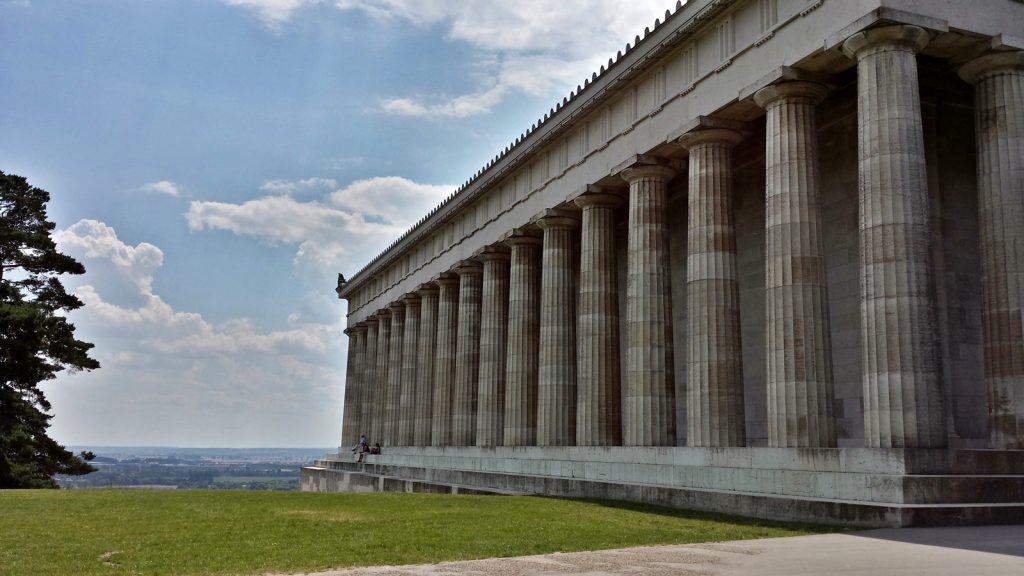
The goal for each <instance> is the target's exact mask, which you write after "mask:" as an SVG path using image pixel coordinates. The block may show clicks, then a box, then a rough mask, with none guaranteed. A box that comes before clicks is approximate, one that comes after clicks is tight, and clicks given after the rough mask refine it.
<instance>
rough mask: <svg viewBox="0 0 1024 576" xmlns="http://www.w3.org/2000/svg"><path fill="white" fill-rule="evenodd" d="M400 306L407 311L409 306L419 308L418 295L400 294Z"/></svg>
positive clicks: (411, 293) (412, 293)
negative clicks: (402, 305) (403, 306)
mask: <svg viewBox="0 0 1024 576" xmlns="http://www.w3.org/2000/svg"><path fill="white" fill-rule="evenodd" d="M402 304H404V305H405V308H406V310H408V309H409V307H410V306H419V305H420V295H419V294H416V293H415V292H409V293H406V294H402Z"/></svg>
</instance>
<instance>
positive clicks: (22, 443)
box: [0, 171, 100, 488]
mask: <svg viewBox="0 0 1024 576" xmlns="http://www.w3.org/2000/svg"><path fill="white" fill-rule="evenodd" d="M49 200H50V194H49V193H48V192H46V191H45V190H42V189H40V188H36V187H34V186H31V185H29V183H28V181H26V180H25V178H23V177H21V176H16V175H14V174H5V173H4V172H2V171H0V488H56V487H57V483H56V481H55V480H54V478H53V477H54V475H55V474H72V475H80V474H88V473H89V472H92V471H93V470H95V469H94V468H93V467H92V466H91V465H89V464H88V463H87V462H86V460H88V459H90V456H91V454H83V455H82V456H81V457H80V456H76V455H74V454H72V453H71V452H69V451H68V450H66V449H65V448H64V447H63V446H61V445H60V444H58V443H57V442H55V441H54V440H53V439H52V438H50V437H49V436H48V435H47V433H46V429H47V428H48V427H49V426H50V422H49V421H50V418H52V416H51V415H50V414H48V412H49V411H50V409H51V407H50V403H49V402H48V401H47V400H46V396H45V395H44V394H43V391H42V390H41V389H40V388H39V385H40V384H41V383H42V382H45V381H46V380H51V379H53V378H54V377H56V375H57V373H59V372H61V371H63V370H92V369H94V368H99V366H100V365H99V363H98V362H97V361H96V360H94V359H92V358H90V357H89V354H88V352H89V349H90V348H92V347H93V345H92V344H90V343H88V342H82V341H81V340H77V339H76V338H75V327H74V325H72V324H71V323H70V322H68V321H67V317H66V313H67V312H69V311H71V310H75V309H76V308H80V307H81V306H82V301H81V300H79V299H78V298H77V297H75V296H74V295H73V294H68V293H67V292H66V291H65V290H64V286H63V285H62V284H61V282H60V279H59V278H58V276H59V275H60V274H82V273H84V272H85V267H83V266H82V264H81V263H79V262H78V261H77V260H75V259H74V258H72V257H70V256H67V255H65V254H61V253H60V252H58V251H57V246H56V245H55V244H54V242H53V239H52V238H50V233H51V232H52V231H53V229H54V224H53V222H50V221H49V220H48V219H47V216H46V203H47V202H48V201H49Z"/></svg>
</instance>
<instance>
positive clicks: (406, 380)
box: [395, 294, 420, 446]
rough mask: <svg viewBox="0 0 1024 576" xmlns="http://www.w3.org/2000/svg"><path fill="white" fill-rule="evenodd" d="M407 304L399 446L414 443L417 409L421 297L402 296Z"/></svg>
mask: <svg viewBox="0 0 1024 576" xmlns="http://www.w3.org/2000/svg"><path fill="white" fill-rule="evenodd" d="M402 303H403V304H404V305H405V334H403V336H402V384H401V392H400V393H399V405H398V408H399V414H398V437H397V439H396V440H395V444H397V445H398V446H412V445H413V425H414V421H415V411H416V369H417V358H416V350H417V348H418V347H419V337H420V299H419V296H416V295H415V294H407V295H406V296H405V297H403V298H402Z"/></svg>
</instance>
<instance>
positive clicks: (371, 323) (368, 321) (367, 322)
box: [362, 315, 378, 329]
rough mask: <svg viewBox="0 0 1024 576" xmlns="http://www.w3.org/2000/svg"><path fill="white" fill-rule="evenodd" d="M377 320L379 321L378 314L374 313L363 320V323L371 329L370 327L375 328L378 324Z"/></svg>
mask: <svg viewBox="0 0 1024 576" xmlns="http://www.w3.org/2000/svg"><path fill="white" fill-rule="evenodd" d="M377 321H378V318H377V316H376V315H374V316H370V317H368V318H367V319H366V320H363V321H362V324H365V325H366V328H367V329H370V328H373V327H374V326H376V325H377Z"/></svg>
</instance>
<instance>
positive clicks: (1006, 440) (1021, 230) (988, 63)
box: [960, 51, 1024, 450]
mask: <svg viewBox="0 0 1024 576" xmlns="http://www.w3.org/2000/svg"><path fill="white" fill-rule="evenodd" d="M960 76H961V77H962V78H963V79H964V80H966V81H968V82H970V83H971V84H974V115H975V130H976V132H977V134H976V138H977V148H978V196H979V198H978V205H979V209H980V210H979V212H980V216H981V218H980V219H981V257H982V259H981V284H982V290H983V293H982V300H983V302H982V312H981V318H982V324H983V330H984V336H985V343H984V350H985V384H986V385H987V388H988V411H989V444H990V446H991V447H992V448H996V449H1002V450H1021V449H1024V328H1022V327H1024V314H1022V310H1024V252H1022V248H1024V52H1020V51H1013V52H996V53H993V54H988V55H985V56H982V57H980V58H977V59H975V60H972V61H971V62H969V63H967V64H966V65H964V67H963V68H961V69H960Z"/></svg>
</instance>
